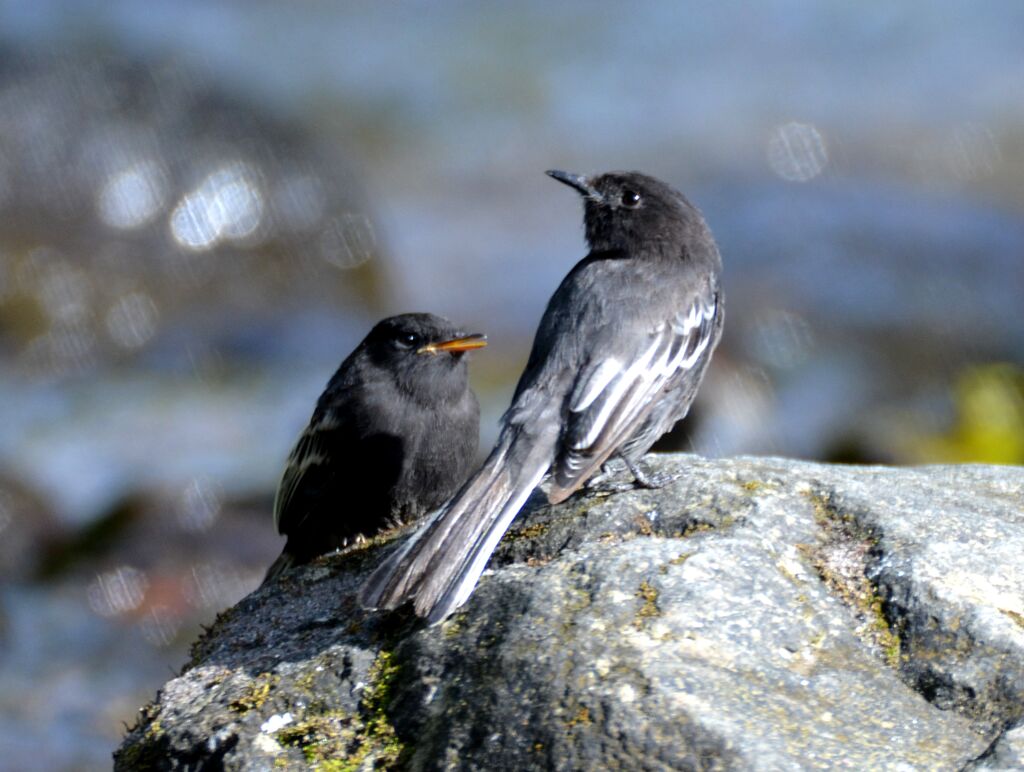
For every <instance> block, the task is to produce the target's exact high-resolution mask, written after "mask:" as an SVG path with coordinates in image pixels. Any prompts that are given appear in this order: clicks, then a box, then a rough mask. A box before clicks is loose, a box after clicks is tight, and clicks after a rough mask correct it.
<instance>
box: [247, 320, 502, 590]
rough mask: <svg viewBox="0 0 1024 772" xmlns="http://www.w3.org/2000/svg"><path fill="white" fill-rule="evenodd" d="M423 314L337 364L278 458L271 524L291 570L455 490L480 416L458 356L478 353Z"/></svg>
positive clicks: (475, 441)
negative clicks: (280, 471) (291, 444)
mask: <svg viewBox="0 0 1024 772" xmlns="http://www.w3.org/2000/svg"><path fill="white" fill-rule="evenodd" d="M485 345H487V344H486V339H485V338H484V336H483V335H467V334H465V333H463V332H460V331H458V330H457V329H456V328H455V327H454V326H453V325H452V323H451V322H449V321H448V320H446V319H442V318H441V317H439V316H434V315H433V314H403V315H401V316H392V317H390V318H388V319H385V320H384V321H382V322H379V323H378V324H377V325H376V326H375V327H374V328H373V329H372V330H371V331H370V334H369V335H367V336H366V338H365V339H363V342H362V343H360V344H359V345H358V346H357V347H356V349H355V351H353V352H352V353H351V354H349V356H348V357H347V358H346V359H345V361H344V362H342V363H341V367H339V368H338V371H337V372H336V373H335V374H334V376H333V377H332V378H331V380H330V382H329V383H328V384H327V388H326V390H325V391H324V393H323V394H322V395H321V396H320V399H319V400H318V401H317V405H316V410H314V411H313V417H312V418H310V420H309V426H307V427H306V429H305V431H303V432H302V435H301V436H300V437H299V441H298V442H297V443H296V444H295V448H294V450H292V452H291V455H290V456H289V457H288V465H287V467H286V468H285V470H284V476H283V477H282V478H281V484H280V486H279V487H278V489H277V498H276V499H275V501H274V524H275V525H276V526H277V530H278V531H279V532H280V533H282V534H284V535H286V536H287V537H288V541H287V543H286V544H285V547H284V550H283V551H282V552H281V556H280V557H279V558H278V559H277V560H276V561H274V564H273V565H272V566H271V567H270V569H269V570H268V571H267V576H266V578H265V579H264V580H263V582H264V584H266V583H267V582H268V581H270V580H272V579H273V578H275V577H276V576H278V575H279V574H280V573H281V572H282V571H284V570H286V569H288V568H290V567H291V566H293V565H297V564H300V563H307V562H309V561H310V560H312V559H313V558H315V557H317V556H318V555H323V554H325V553H327V552H330V551H332V550H335V549H337V548H339V547H344V546H346V545H347V544H348V543H349V542H351V541H354V540H355V539H358V538H360V537H362V536H372V535H374V534H375V533H377V532H378V531H381V530H384V529H385V528H390V527H393V526H396V525H399V524H401V523H405V522H409V521H411V520H413V519H415V518H418V517H422V516H423V515H425V514H426V513H427V512H430V511H431V510H432V509H435V508H437V507H439V506H440V505H441V504H443V503H444V502H445V501H446V500H447V499H448V498H449V497H450V496H451V495H452V494H453V493H454V492H455V491H456V490H458V488H459V486H460V485H462V483H463V482H465V480H466V476H467V475H468V474H469V472H470V468H471V467H470V465H471V464H472V463H473V460H474V456H475V455H476V452H477V447H478V445H479V442H480V438H479V431H480V406H479V405H478V404H477V401H476V395H474V394H473V391H472V390H471V389H470V388H469V378H468V372H467V368H466V360H465V358H464V357H463V354H464V353H465V352H466V351H469V350H470V349H475V348H480V347H481V346H485Z"/></svg>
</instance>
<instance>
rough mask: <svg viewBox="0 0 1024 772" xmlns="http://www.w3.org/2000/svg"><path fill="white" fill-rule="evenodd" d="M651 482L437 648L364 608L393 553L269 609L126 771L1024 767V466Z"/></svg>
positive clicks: (399, 620)
mask: <svg viewBox="0 0 1024 772" xmlns="http://www.w3.org/2000/svg"><path fill="white" fill-rule="evenodd" d="M654 458H655V457H649V459H648V461H649V463H650V464H651V465H652V466H654V467H656V468H657V469H658V470H659V471H665V472H672V473H673V474H675V475H676V479H675V482H673V483H671V484H670V485H668V486H666V487H664V488H662V489H660V490H653V491H650V490H635V491H627V492H622V493H614V494H609V493H608V492H607V491H602V490H601V489H597V490H595V491H590V492H587V493H584V494H580V495H577V496H574V497H573V498H572V499H570V500H569V501H567V502H565V503H564V504H562V505H559V506H556V507H548V506H546V505H544V503H543V499H542V497H541V496H539V495H535V496H534V498H533V499H532V500H531V502H530V503H529V504H528V505H527V507H526V512H525V513H524V514H523V515H521V516H520V517H519V519H518V520H517V521H516V522H515V523H514V524H513V528H512V530H511V531H510V532H509V533H508V534H507V535H506V538H505V539H504V540H503V542H502V544H501V546H500V548H499V550H498V552H497V553H496V554H495V557H494V558H493V559H492V562H491V569H492V570H491V571H489V572H488V573H487V574H485V576H484V578H483V580H482V581H481V583H480V586H479V587H478V589H477V592H476V593H475V594H474V595H473V597H472V598H471V599H470V601H469V602H468V603H467V604H466V606H464V607H463V608H462V609H461V610H460V611H459V612H457V613H456V614H455V615H454V616H453V617H451V618H450V619H449V620H447V621H445V622H444V623H442V624H440V625H437V626H434V627H425V626H423V625H422V624H420V623H418V622H417V621H416V620H414V619H412V618H411V617H410V616H409V615H408V614H406V613H403V612H397V613H391V614H375V613H366V612H363V611H361V610H359V609H358V608H357V607H356V605H355V604H354V602H353V599H352V595H353V592H354V591H355V589H356V588H357V586H358V585H359V583H360V581H361V580H362V578H363V577H364V576H365V575H366V573H367V571H368V570H369V569H370V568H371V567H372V566H373V565H375V564H376V562H377V561H378V560H379V559H380V558H381V556H382V555H383V554H384V552H385V551H386V550H388V549H391V544H388V543H385V541H386V540H380V541H378V542H376V543H372V544H369V545H367V546H365V547H363V548H361V549H358V550H356V551H354V552H350V553H348V554H344V555H340V556H332V557H331V558H328V559H326V560H324V561H321V562H320V563H319V564H316V565H314V566H311V567H307V568H305V569H301V570H299V571H297V572H294V573H292V574H290V575H289V576H287V577H286V578H285V579H284V580H283V581H281V582H279V583H278V584H277V585H275V586H272V587H269V588H266V589H264V590H261V591H259V592H257V593H254V594H253V595H251V596H249V597H248V598H246V599H245V600H244V601H242V602H241V603H239V604H238V605H237V606H235V607H234V608H232V609H230V610H228V611H227V612H225V613H224V614H223V615H222V616H221V617H220V618H219V619H218V621H217V623H216V624H215V625H214V626H213V628H212V629H211V630H210V631H209V632H208V633H207V634H206V635H205V636H204V637H203V638H202V639H201V640H200V641H198V642H197V644H196V645H195V648H194V652H193V659H192V661H191V662H190V663H189V664H188V665H187V667H186V669H185V672H184V673H183V674H182V675H181V676H180V677H178V678H175V679H173V680H171V681H170V682H168V683H167V684H166V686H165V687H164V688H163V690H162V691H161V692H160V694H159V695H158V696H157V699H156V700H155V701H154V703H153V704H151V705H150V706H148V707H146V708H145V709H144V710H143V711H142V714H141V717H140V720H139V722H138V724H137V725H136V727H135V728H133V729H132V730H131V731H130V733H129V734H128V737H127V738H126V739H125V741H124V744H123V745H122V747H121V748H120V750H119V751H118V752H117V754H116V766H117V768H119V769H146V768H158V769H173V768H178V769H181V768H190V769H198V768H202V769H219V768H225V769H246V770H271V769H281V768H287V769H291V768H294V769H302V768H306V767H307V766H309V765H311V764H312V765H314V766H319V767H320V768H324V769H371V768H374V767H389V768H391V767H398V768H410V769H438V768H459V769H489V770H495V769H509V770H524V769H547V768H550V769H771V770H777V769H779V770H785V769H836V768H844V769H857V770H864V769H871V770H882V769H899V770H909V769H927V770H945V769H950V770H954V769H1013V768H1018V767H1019V765H1020V764H1021V759H1022V739H1021V732H1024V728H1021V726H1022V722H1024V558H1022V556H1024V469H1020V468H1010V467H1002V468H1000V467H931V468H921V469H891V468H874V467H871V468H868V467H839V466H826V465H819V464H811V463H804V462H798V461H791V460H784V459H773V458H739V459H731V460H716V461H709V460H704V459H701V458H697V457H694V456H662V457H658V458H657V460H654ZM622 481H624V478H623V480H620V481H619V482H622Z"/></svg>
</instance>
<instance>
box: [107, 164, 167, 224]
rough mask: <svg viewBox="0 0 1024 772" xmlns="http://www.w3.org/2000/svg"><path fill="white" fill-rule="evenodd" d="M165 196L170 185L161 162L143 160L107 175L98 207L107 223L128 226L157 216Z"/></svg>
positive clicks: (148, 220) (145, 221) (143, 222)
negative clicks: (167, 182) (161, 168)
mask: <svg viewBox="0 0 1024 772" xmlns="http://www.w3.org/2000/svg"><path fill="white" fill-rule="evenodd" d="M166 198H167V185H166V183H165V181H164V176H163V174H162V172H161V170H160V167H159V165H158V164H156V163H155V162H153V161H143V162H141V163H137V164H134V165H132V166H130V167H129V168H127V169H125V170H123V171H120V172H117V173H116V174H112V175H111V176H110V177H109V178H108V179H107V181H106V182H105V183H104V185H103V187H102V189H101V190H100V193H99V198H98V201H97V208H98V210H99V215H100V219H101V220H103V222H105V223H106V224H107V225H109V226H110V227H112V228H119V229H122V230H128V229H131V228H138V227H140V226H142V225H145V224H146V223H148V222H150V221H151V220H152V219H153V218H154V217H156V215H157V214H159V212H160V209H161V208H162V207H163V205H164V202H165V201H166Z"/></svg>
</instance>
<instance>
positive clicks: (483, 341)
mask: <svg viewBox="0 0 1024 772" xmlns="http://www.w3.org/2000/svg"><path fill="white" fill-rule="evenodd" d="M486 345H487V336H486V335H481V334H480V333H479V332H475V333H473V334H472V335H463V336H462V337H460V338H453V339H452V340H446V341H442V342H441V343H428V344H427V345H426V346H424V347H423V348H421V349H419V350H418V351H417V352H416V353H417V354H440V353H442V352H447V353H449V354H456V353H459V352H461V351H471V350H472V349H475V348H483V347H484V346H486Z"/></svg>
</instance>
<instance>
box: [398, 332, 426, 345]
mask: <svg viewBox="0 0 1024 772" xmlns="http://www.w3.org/2000/svg"><path fill="white" fill-rule="evenodd" d="M395 342H396V343H397V344H398V345H399V346H401V347H402V348H419V346H420V344H421V343H423V338H421V337H420V336H419V335H417V334H416V333H414V332H403V333H399V335H398V337H397V338H396V339H395Z"/></svg>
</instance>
